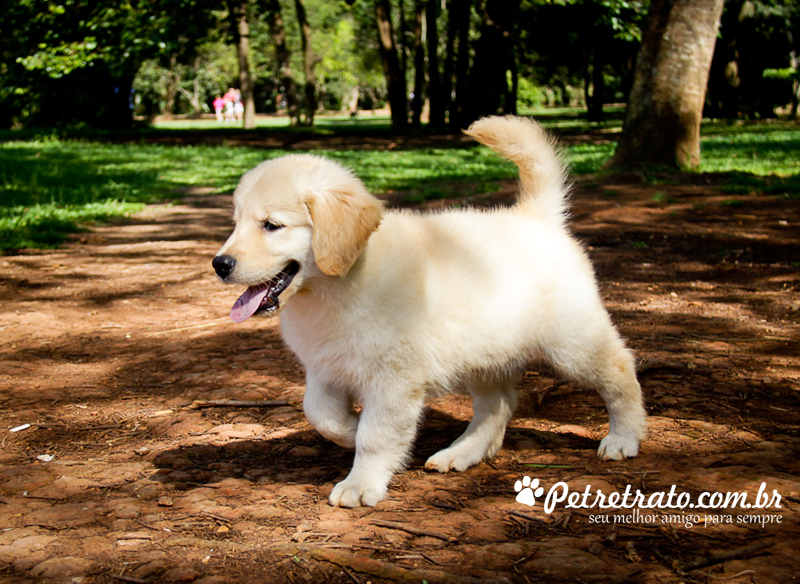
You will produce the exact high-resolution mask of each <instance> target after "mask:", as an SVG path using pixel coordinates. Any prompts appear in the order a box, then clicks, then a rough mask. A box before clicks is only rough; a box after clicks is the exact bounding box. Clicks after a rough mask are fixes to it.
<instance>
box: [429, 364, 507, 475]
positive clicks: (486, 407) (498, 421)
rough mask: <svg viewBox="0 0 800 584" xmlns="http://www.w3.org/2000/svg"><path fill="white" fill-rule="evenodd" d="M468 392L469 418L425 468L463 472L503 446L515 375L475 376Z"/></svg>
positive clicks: (486, 458)
mask: <svg viewBox="0 0 800 584" xmlns="http://www.w3.org/2000/svg"><path fill="white" fill-rule="evenodd" d="M470 393H471V394H472V409H473V417H472V421H471V422H470V423H469V426H468V427H467V429H466V431H465V432H464V433H463V434H462V435H461V436H460V437H459V438H458V439H457V440H456V441H455V442H453V444H451V445H450V446H449V447H448V448H445V449H444V450H440V451H439V452H437V453H436V454H434V455H433V456H431V457H430V458H429V459H428V461H427V462H426V463H425V468H426V469H428V470H438V471H439V472H447V471H449V470H457V471H463V470H466V469H467V468H469V467H471V466H473V465H475V464H478V463H479V462H481V461H482V460H488V459H490V458H492V457H493V456H494V455H495V454H497V452H498V451H499V450H500V447H501V446H502V445H503V436H504V435H505V432H506V425H507V424H508V421H509V420H510V419H511V416H512V414H513V413H514V409H515V408H516V406H517V393H516V375H514V376H508V377H502V378H496V377H492V378H487V379H478V380H476V381H475V382H474V383H473V384H472V385H471V386H470Z"/></svg>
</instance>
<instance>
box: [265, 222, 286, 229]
mask: <svg viewBox="0 0 800 584" xmlns="http://www.w3.org/2000/svg"><path fill="white" fill-rule="evenodd" d="M264 229H266V230H267V231H277V230H278V229H283V225H281V224H280V223H276V222H275V221H264Z"/></svg>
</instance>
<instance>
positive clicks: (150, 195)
mask: <svg viewBox="0 0 800 584" xmlns="http://www.w3.org/2000/svg"><path fill="white" fill-rule="evenodd" d="M365 118H366V119H365ZM555 121H557V120H555ZM567 121H568V122H569V123H570V124H572V123H578V122H577V121H575V116H570V117H568V119H567ZM204 123H207V122H205V121H199V122H180V124H181V125H180V126H179V127H181V128H184V127H186V126H185V124H198V125H197V126H193V127H196V129H201V130H202V129H203V126H202V124H204ZM210 123H211V124H212V126H213V127H216V122H213V121H212V122H210ZM278 127H280V126H278ZM387 127H388V120H387V119H386V118H385V117H379V116H376V117H375V119H371V118H369V117H368V116H362V118H359V119H356V120H351V119H350V118H349V117H347V116H339V117H329V118H321V119H320V126H319V127H318V128H317V129H315V130H314V131H316V132H320V133H335V132H360V131H369V129H375V130H377V131H381V132H383V131H385V130H386V128H387ZM229 129H230V126H228V130H229ZM162 131H167V132H173V133H175V132H177V130H176V129H170V128H168V127H167V128H164V129H156V130H149V131H146V132H144V133H142V134H141V135H142V136H144V135H147V134H148V133H149V132H162ZM220 131H221V132H222V131H226V130H225V129H224V128H222V129H220ZM261 131H264V130H261ZM290 131H295V130H290ZM4 137H5V138H8V137H13V138H17V139H16V140H12V141H7V142H0V249H5V250H13V249H20V248H27V247H33V248H45V247H52V246H56V245H58V244H60V243H61V242H63V240H64V238H65V237H66V235H67V234H68V233H70V232H74V231H76V230H78V229H80V228H81V227H82V226H86V225H88V224H91V223H92V222H98V221H107V220H111V219H113V218H114V217H119V216H124V215H126V214H130V213H132V212H135V211H137V210H139V209H141V208H142V207H143V205H145V204H147V203H152V202H156V201H169V200H174V199H177V198H179V197H180V194H179V192H178V189H180V188H182V187H184V188H185V187H191V186H203V187H212V188H213V189H216V190H217V191H218V192H228V191H231V190H232V189H233V188H234V187H235V185H236V183H237V182H238V180H239V177H240V176H241V175H242V173H244V172H245V171H247V170H248V169H250V168H252V167H253V166H255V165H256V164H257V163H258V162H260V161H262V160H264V159H265V158H269V157H275V156H280V155H282V154H285V153H286V152H285V151H282V150H263V149H254V148H235V149H234V148H230V147H226V146H168V145H154V144H144V143H138V142H131V143H126V144H120V143H107V142H101V141H97V140H98V139H102V138H104V137H107V136H105V135H104V134H102V133H97V134H93V135H90V136H89V137H86V136H85V137H84V138H82V139H69V140H67V139H59V138H57V137H54V136H52V135H44V136H42V135H36V134H35V133H33V132H31V133H14V132H10V133H9V132H7V133H4V134H3V135H1V136H0V139H3V138H4ZM125 137H128V138H129V137H130V135H129V134H126V135H125ZM90 138H91V139H90ZM613 149H614V145H613V144H610V143H604V144H581V145H575V146H572V147H570V148H569V149H567V150H566V151H565V152H566V156H567V160H568V162H569V164H570V170H571V172H572V173H574V174H578V175H580V174H590V173H596V172H598V171H599V170H600V169H601V166H602V164H603V163H604V162H605V161H606V160H607V159H608V157H609V156H611V154H612V153H613ZM317 153H318V154H323V155H325V156H329V157H331V158H334V159H335V160H338V161H339V162H341V163H343V164H345V165H346V166H349V167H350V168H352V169H354V170H355V171H356V173H357V174H358V175H359V176H360V177H361V178H362V179H363V180H364V182H365V183H366V185H367V187H368V188H369V189H370V190H371V191H373V192H376V193H387V192H392V193H394V194H399V196H400V197H401V198H405V199H407V200H411V201H422V200H426V199H431V198H438V197H443V196H451V195H452V193H454V192H456V193H465V194H475V193H481V192H491V191H492V190H496V189H497V188H498V185H499V181H501V180H505V179H509V178H514V177H515V176H516V170H515V168H514V166H513V165H512V164H511V163H508V162H506V161H503V160H501V159H499V158H498V157H497V156H495V155H494V154H492V153H491V152H490V151H489V150H488V149H487V148H483V147H464V148H424V149H416V150H406V151H391V150H380V151H377V150H361V149H359V150H327V151H319V152H317ZM702 153H703V158H702V165H701V169H700V170H701V172H717V173H726V176H729V177H730V181H731V184H730V186H729V187H727V188H726V190H727V191H728V192H730V193H732V194H746V193H749V192H752V191H758V192H769V193H778V194H780V193H785V194H787V195H788V196H791V197H797V196H800V127H798V125H797V124H792V123H771V124H758V125H754V124H714V123H709V124H707V125H706V126H704V137H703V145H702Z"/></svg>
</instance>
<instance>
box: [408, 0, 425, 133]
mask: <svg viewBox="0 0 800 584" xmlns="http://www.w3.org/2000/svg"><path fill="white" fill-rule="evenodd" d="M422 13H423V8H422V0H416V3H415V6H414V99H413V100H412V101H411V125H412V126H413V127H415V128H419V126H420V123H421V121H422V106H423V104H424V103H425V47H424V45H423V44H422V18H423V17H422Z"/></svg>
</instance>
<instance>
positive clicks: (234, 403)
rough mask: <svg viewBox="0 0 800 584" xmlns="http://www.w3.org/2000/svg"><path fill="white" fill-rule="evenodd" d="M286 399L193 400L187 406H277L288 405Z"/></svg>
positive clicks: (193, 407) (196, 407)
mask: <svg viewBox="0 0 800 584" xmlns="http://www.w3.org/2000/svg"><path fill="white" fill-rule="evenodd" d="M290 405H291V404H290V403H289V402H287V401H286V400H280V399H279V400H271V401H270V400H244V399H209V400H199V399H198V400H195V401H194V402H192V405H190V406H189V407H190V408H191V409H199V408H279V407H283V406H290Z"/></svg>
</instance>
